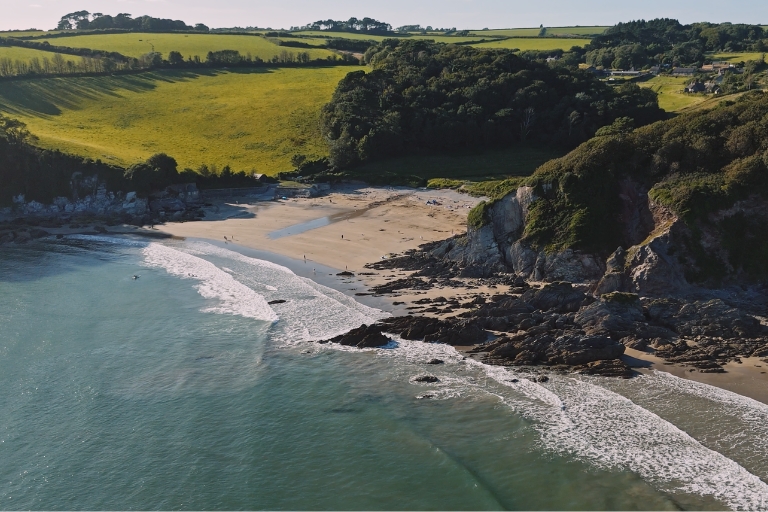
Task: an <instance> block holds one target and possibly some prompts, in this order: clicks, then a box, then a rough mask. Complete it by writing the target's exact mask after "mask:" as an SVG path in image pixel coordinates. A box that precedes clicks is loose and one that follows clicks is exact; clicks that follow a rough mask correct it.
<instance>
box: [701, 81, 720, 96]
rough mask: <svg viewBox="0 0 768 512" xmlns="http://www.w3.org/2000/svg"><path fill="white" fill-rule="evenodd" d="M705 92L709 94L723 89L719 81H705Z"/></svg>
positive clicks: (717, 92)
mask: <svg viewBox="0 0 768 512" xmlns="http://www.w3.org/2000/svg"><path fill="white" fill-rule="evenodd" d="M704 92H706V93H707V94H720V93H721V92H722V89H720V86H719V85H718V84H717V82H714V81H713V82H704Z"/></svg>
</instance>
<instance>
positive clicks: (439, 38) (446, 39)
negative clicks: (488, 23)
mask: <svg viewBox="0 0 768 512" xmlns="http://www.w3.org/2000/svg"><path fill="white" fill-rule="evenodd" d="M295 34H296V35H299V36H315V37H322V38H339V39H360V40H365V41H382V40H384V39H392V38H393V37H394V38H396V39H431V40H434V41H436V42H438V43H463V42H467V41H479V40H481V39H483V37H482V36H481V37H461V36H443V35H413V34H412V35H408V36H374V35H368V34H354V33H352V32H325V31H321V30H303V31H300V32H295ZM301 40H302V39H299V41H301Z"/></svg>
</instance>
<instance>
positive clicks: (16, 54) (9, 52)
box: [0, 46, 80, 62]
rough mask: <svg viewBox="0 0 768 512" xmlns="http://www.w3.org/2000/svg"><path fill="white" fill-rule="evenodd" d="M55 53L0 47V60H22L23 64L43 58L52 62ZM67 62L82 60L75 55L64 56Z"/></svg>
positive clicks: (15, 47) (16, 47)
mask: <svg viewBox="0 0 768 512" xmlns="http://www.w3.org/2000/svg"><path fill="white" fill-rule="evenodd" d="M54 54H55V52H46V51H43V50H32V49H30V48H20V47H18V46H0V59H3V58H8V59H11V60H13V61H16V60H20V61H22V62H29V61H30V60H32V59H33V58H35V57H37V58H38V59H40V60H43V57H47V58H48V60H50V59H51V58H52V57H53V56H54ZM64 58H65V59H67V60H80V57H75V56H73V55H64Z"/></svg>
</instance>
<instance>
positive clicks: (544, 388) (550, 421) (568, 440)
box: [143, 243, 768, 509]
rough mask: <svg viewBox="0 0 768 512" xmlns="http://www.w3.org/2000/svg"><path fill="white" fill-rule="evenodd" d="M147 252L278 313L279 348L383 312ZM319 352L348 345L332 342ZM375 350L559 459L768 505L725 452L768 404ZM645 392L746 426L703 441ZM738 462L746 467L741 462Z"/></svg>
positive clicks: (189, 255) (239, 264)
mask: <svg viewBox="0 0 768 512" xmlns="http://www.w3.org/2000/svg"><path fill="white" fill-rule="evenodd" d="M143 253H144V257H145V261H146V263H147V264H148V265H151V266H156V267H160V268H163V269H165V270H166V271H167V272H168V273H170V274H172V275H175V276H178V277H181V278H187V279H195V280H197V281H199V284H198V285H197V289H198V291H199V293H200V294H201V295H202V296H203V297H206V298H209V299H215V300H217V301H218V302H219V304H218V305H217V306H212V307H211V308H208V309H207V311H212V312H215V313H225V314H235V315H241V316H244V317H249V318H258V319H261V320H272V321H275V320H277V318H278V314H279V316H280V318H281V320H280V322H279V323H277V324H275V325H273V335H272V336H271V339H272V340H273V342H274V341H277V344H278V345H284V346H291V345H296V344H297V343H302V342H306V341H312V340H317V339H322V338H327V337H330V336H333V335H335V334H339V333H341V332H345V331H347V330H349V329H351V328H354V327H357V326H358V325H360V324H362V323H370V322H373V321H375V320H376V319H378V318H382V317H383V316H386V314H385V313H383V312H381V311H378V310H375V309H372V308H368V307H366V306H363V305H361V304H359V303H357V302H356V301H354V299H352V298H350V297H347V296H345V295H344V294H342V293H340V292H337V291H335V290H331V289H328V288H326V287H323V286H320V285H318V284H317V283H314V282H312V281H311V280H308V279H303V278H299V277H298V276H296V275H295V274H294V273H293V272H291V271H290V270H289V269H287V268H285V267H282V266H280V265H275V264H273V263H270V262H266V261H263V260H259V259H255V258H250V257H247V256H244V255H241V254H239V253H236V252H233V251H228V250H226V249H222V248H218V247H216V246H213V245H211V244H207V243H192V244H185V245H183V246H179V248H178V249H176V248H171V247H168V246H165V245H161V244H156V243H151V244H149V245H148V246H147V247H145V248H144V249H143ZM223 268H226V271H224V270H223ZM276 298H279V299H283V300H286V302H285V303H283V304H276V305H275V306H274V308H275V311H273V310H272V309H271V308H270V307H269V306H268V305H267V302H266V301H267V300H272V299H276ZM316 350H349V349H346V348H343V347H339V346H335V345H330V346H329V345H325V346H322V347H317V348H316ZM368 351H369V352H371V353H372V354H373V355H374V356H375V357H377V358H386V359H388V361H387V364H388V368H391V371H392V373H393V378H396V379H402V381H410V382H412V384H413V385H414V386H415V387H416V388H417V389H416V391H415V394H416V395H417V396H424V397H429V398H433V399H449V398H453V397H457V396H465V395H472V394H477V395H478V396H481V395H482V396H486V397H487V394H488V393H490V394H492V395H495V396H497V397H499V399H500V400H501V401H502V402H503V403H504V404H506V405H507V406H509V407H511V408H513V409H514V410H515V411H517V412H518V413H520V414H522V415H523V416H524V417H526V418H528V419H529V420H531V422H532V426H533V428H534V429H535V430H536V431H537V432H538V437H539V442H540V445H541V446H542V447H543V448H545V449H546V450H548V451H550V452H552V453H555V454H558V455H562V456H568V457H574V458H576V459H579V460H582V461H588V462H589V463H591V464H593V465H594V466H595V467H598V468H600V469H611V470H619V471H631V472H634V473H636V474H638V475H640V476H641V477H642V478H643V479H644V480H646V481H648V482H651V483H653V484H654V485H655V486H656V487H657V488H658V489H660V490H662V491H666V492H672V493H674V492H682V493H692V494H698V495H702V496H710V497H712V498H714V499H717V500H719V501H721V502H722V503H724V504H726V505H727V506H729V507H732V508H735V509H766V508H768V485H766V484H765V483H764V482H763V481H762V480H760V478H758V477H757V476H756V475H755V474H753V473H751V472H750V471H749V470H748V469H745V467H743V466H742V465H740V464H739V463H737V462H736V461H734V460H733V458H730V457H729V456H727V454H728V453H729V452H728V451H727V450H722V449H720V448H722V447H724V445H725V444H728V442H731V441H733V442H736V440H737V438H738V437H739V436H741V437H743V436H744V432H745V431H746V432H748V434H747V436H748V437H749V438H752V437H754V435H755V434H759V435H762V436H764V437H768V436H766V434H768V427H765V426H764V425H765V424H767V423H768V407H766V406H764V405H762V404H759V403H757V402H754V401H753V400H750V399H747V398H743V397H738V395H733V394H728V393H727V392H722V391H721V390H717V389H716V388H711V387H710V386H706V385H703V384H698V383H693V382H690V381H682V380H681V379H675V378H671V377H668V376H666V375H665V374H664V375H661V374H659V375H652V376H647V377H642V378H639V379H636V380H635V381H634V382H637V383H638V384H637V385H633V384H617V382H618V381H615V380H605V379H595V378H588V377H574V376H557V375H553V376H550V381H549V382H547V383H544V384H540V383H536V382H534V381H532V380H530V379H528V378H526V376H527V374H518V373H515V372H513V371H510V370H508V369H506V368H503V367H497V366H489V365H485V364H483V363H480V362H477V361H475V360H471V359H466V360H465V359H464V358H463V356H462V355H461V354H459V353H458V352H457V351H456V350H455V349H454V348H453V347H450V346H446V345H436V344H427V343H422V342H415V341H404V340H397V341H396V342H395V343H393V344H392V345H391V346H389V347H386V348H384V349H370V350H368ZM435 357H437V358H440V359H443V360H444V361H445V362H446V364H444V365H439V366H434V367H430V368H429V371H430V372H431V373H434V374H435V375H438V376H439V378H440V383H439V384H437V385H423V384H419V383H416V382H414V381H413V377H414V376H416V375H417V374H419V373H423V372H424V367H423V366H422V365H423V363H424V362H425V361H426V360H429V359H431V358H435ZM513 379H516V380H517V382H513ZM648 384H650V385H648ZM638 387H645V388H647V389H648V390H649V391H648V392H649V393H651V392H653V393H655V394H656V395H659V396H663V397H664V399H665V400H667V401H669V402H670V403H674V402H677V401H681V400H682V401H684V400H685V397H686V396H695V397H697V398H699V399H702V400H706V401H709V402H712V403H714V404H719V405H720V406H723V407H725V406H726V405H727V406H728V407H731V408H732V410H733V411H734V412H733V413H732V416H734V415H735V416H738V418H737V419H738V421H737V423H735V424H729V426H728V429H726V428H723V429H722V430H723V431H725V430H729V431H731V432H733V431H738V432H739V434H737V435H736V437H733V436H732V437H728V436H727V435H725V434H723V435H722V436H721V438H720V439H719V441H718V442H706V441H705V440H704V436H702V435H699V433H696V432H690V431H684V430H683V429H682V428H680V427H678V426H676V424H680V422H679V421H677V419H675V418H674V417H673V416H672V415H668V414H664V413H663V412H662V411H655V410H654V411H651V410H649V408H648V405H646V406H645V407H646V408H644V407H643V406H642V404H641V403H638V402H637V401H635V400H633V399H632V397H633V396H637V397H642V396H643V395H642V393H640V392H639V391H638V389H637V388H638ZM724 393H725V394H724ZM645 396H646V398H647V397H648V396H647V395H645ZM737 397H738V398H737ZM710 441H711V440H710ZM743 441H744V439H740V442H743ZM754 441H755V444H754V446H753V449H754V450H756V451H758V452H759V453H760V454H761V456H760V457H758V459H756V460H758V461H761V460H765V458H766V457H767V456H768V446H766V443H765V441H764V440H762V439H754ZM705 444H706V445H705ZM738 460H740V461H742V463H743V460H744V459H741V458H740V459H738ZM746 460H748V459H746ZM747 467H750V468H751V467H752V465H751V464H748V466H747ZM754 470H755V468H752V471H753V472H754Z"/></svg>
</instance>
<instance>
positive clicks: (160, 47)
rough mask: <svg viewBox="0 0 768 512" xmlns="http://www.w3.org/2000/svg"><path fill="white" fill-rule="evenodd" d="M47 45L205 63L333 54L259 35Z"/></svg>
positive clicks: (124, 37) (134, 36)
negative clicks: (229, 56)
mask: <svg viewBox="0 0 768 512" xmlns="http://www.w3.org/2000/svg"><path fill="white" fill-rule="evenodd" d="M39 41H48V42H49V43H50V44H51V45H55V46H56V45H58V46H69V47H72V48H91V49H93V50H105V51H110V52H118V53H122V54H123V55H127V56H129V57H141V56H142V55H145V54H147V53H149V52H152V51H155V52H159V53H161V54H163V57H168V53H170V52H172V51H177V52H180V53H181V54H182V55H183V56H184V58H188V57H193V56H195V55H197V56H199V57H200V58H201V59H203V60H205V56H206V55H207V54H208V52H209V51H220V50H237V51H239V52H240V53H241V54H243V55H246V54H248V53H250V54H251V55H252V56H253V57H260V58H261V59H263V60H268V59H271V58H272V57H274V56H275V55H278V54H280V52H281V51H283V50H286V51H289V52H294V53H297V52H300V51H307V52H309V56H310V58H312V59H317V58H321V59H324V58H326V57H328V56H331V55H334V53H332V52H330V51H328V50H322V49H303V48H287V47H280V46H278V45H276V44H274V43H272V42H270V41H268V40H267V39H265V38H263V37H260V36H256V35H253V36H250V35H231V34H152V33H138V32H130V33H127V34H92V35H80V36H71V37H57V38H53V39H41V40H39Z"/></svg>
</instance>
